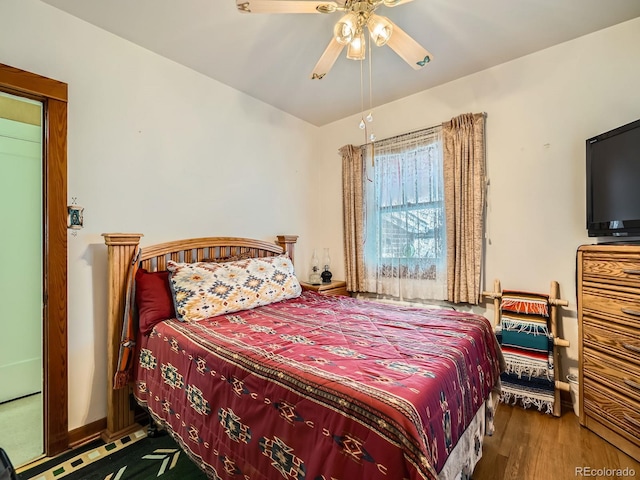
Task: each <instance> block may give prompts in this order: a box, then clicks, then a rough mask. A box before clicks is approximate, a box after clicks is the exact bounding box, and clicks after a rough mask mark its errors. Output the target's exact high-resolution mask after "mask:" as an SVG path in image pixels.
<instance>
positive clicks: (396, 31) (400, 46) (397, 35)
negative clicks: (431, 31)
mask: <svg viewBox="0 0 640 480" xmlns="http://www.w3.org/2000/svg"><path fill="white" fill-rule="evenodd" d="M392 23H393V22H392ZM387 45H389V46H390V47H391V49H392V50H393V51H394V52H396V53H397V54H398V55H400V57H401V58H402V59H403V60H404V61H405V62H407V63H408V64H409V65H411V66H412V67H413V68H414V69H416V70H419V69H421V68H422V67H424V66H425V65H426V64H427V63H429V62H430V61H431V60H433V55H431V53H429V51H428V50H426V49H425V48H424V47H423V46H422V45H420V44H419V43H418V42H416V41H415V40H414V39H413V38H411V37H410V36H409V35H408V34H407V32H405V31H404V30H402V29H401V28H400V27H398V26H397V25H396V24H395V23H394V24H393V33H392V34H391V37H390V38H389V41H388V42H387Z"/></svg>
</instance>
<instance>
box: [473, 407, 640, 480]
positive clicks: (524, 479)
mask: <svg viewBox="0 0 640 480" xmlns="http://www.w3.org/2000/svg"><path fill="white" fill-rule="evenodd" d="M495 427H496V433H495V434H494V435H493V436H492V437H485V441H484V448H483V453H482V459H480V462H478V464H477V466H476V469H475V471H474V472H473V476H472V479H473V480H507V479H513V480H529V479H531V480H533V479H535V480H540V479H542V480H546V479H558V480H563V479H573V478H581V477H589V478H594V479H611V478H616V479H625V478H628V479H635V478H640V463H638V462H637V461H635V460H634V459H632V458H631V457H629V456H628V455H626V454H625V453H623V452H621V451H620V450H618V449H617V448H615V447H614V446H613V445H611V444H610V443H608V442H607V441H605V440H603V439H602V438H600V437H599V436H598V435H596V434H595V433H593V432H591V431H590V430H587V429H586V428H583V427H581V426H580V423H579V422H578V417H576V416H575V415H574V413H573V410H570V409H567V408H564V409H563V414H562V416H561V417H558V418H556V417H552V416H551V415H545V414H542V413H540V412H538V411H537V410H524V409H523V408H521V407H511V406H509V405H504V404H500V405H499V406H498V409H497V412H496V418H495ZM581 468H582V469H583V470H582V474H581V471H580V470H579V469H581ZM625 468H627V469H628V470H627V471H626V472H624V469H625ZM587 469H590V471H589V472H588V473H589V474H588V475H587V474H586V473H587ZM601 469H609V470H610V471H609V472H602V473H606V475H600V476H597V473H600V472H595V471H596V470H601ZM616 469H621V470H623V471H622V472H616V471H614V470H616ZM620 473H621V474H620ZM625 475H626V476H625Z"/></svg>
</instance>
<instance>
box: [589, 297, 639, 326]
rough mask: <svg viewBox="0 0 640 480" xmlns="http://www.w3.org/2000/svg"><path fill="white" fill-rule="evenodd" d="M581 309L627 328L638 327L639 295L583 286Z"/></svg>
mask: <svg viewBox="0 0 640 480" xmlns="http://www.w3.org/2000/svg"><path fill="white" fill-rule="evenodd" d="M582 310H583V314H584V315H596V316H599V317H607V318H608V319H609V320H611V321H614V322H617V323H620V324H622V325H625V326H627V327H629V328H633V329H637V328H640V295H636V294H633V293H628V292H619V291H615V290H608V289H602V288H593V287H585V288H584V289H583V293H582Z"/></svg>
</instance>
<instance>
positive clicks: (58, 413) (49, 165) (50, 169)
mask: <svg viewBox="0 0 640 480" xmlns="http://www.w3.org/2000/svg"><path fill="white" fill-rule="evenodd" d="M0 90H2V91H5V92H7V93H11V94H14V95H17V96H21V97H27V98H31V99H35V100H39V101H41V102H42V104H43V110H44V125H43V132H44V135H43V160H42V161H43V170H42V175H43V252H42V253H43V279H42V282H43V284H42V285H43V306H44V307H43V312H42V319H43V320H42V321H43V325H42V327H43V328H42V332H43V347H44V348H43V350H44V351H43V383H44V385H43V401H44V453H45V455H47V456H53V455H57V454H58V453H61V452H63V451H64V450H66V449H68V448H69V402H68V395H69V394H68V376H67V206H66V205H67V84H66V83H63V82H59V81H57V80H52V79H50V78H46V77H42V76H40V75H36V74H33V73H29V72H25V71H23V70H20V69H17V68H14V67H10V66H8V65H3V64H0Z"/></svg>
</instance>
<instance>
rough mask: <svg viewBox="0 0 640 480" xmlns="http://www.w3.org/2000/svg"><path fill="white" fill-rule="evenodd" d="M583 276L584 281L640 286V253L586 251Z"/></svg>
mask: <svg viewBox="0 0 640 480" xmlns="http://www.w3.org/2000/svg"><path fill="white" fill-rule="evenodd" d="M582 278H583V280H584V281H591V282H601V283H609V284H613V285H624V286H631V287H638V288H640V254H638V253H612V252H607V253H594V252H585V253H584V256H583V262H582Z"/></svg>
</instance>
